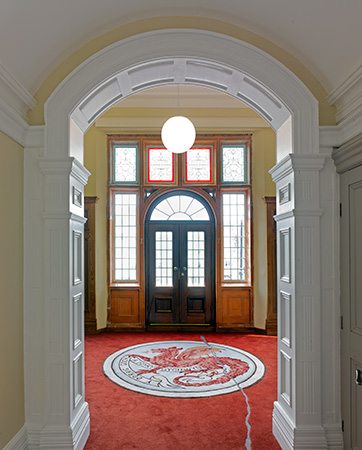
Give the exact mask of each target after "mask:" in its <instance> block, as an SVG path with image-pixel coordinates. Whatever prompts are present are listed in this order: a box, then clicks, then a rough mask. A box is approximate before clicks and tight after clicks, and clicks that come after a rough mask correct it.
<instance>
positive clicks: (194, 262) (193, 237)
mask: <svg viewBox="0 0 362 450" xmlns="http://www.w3.org/2000/svg"><path fill="white" fill-rule="evenodd" d="M187 286H190V287H192V286H200V287H201V286H205V232H204V231H188V232H187Z"/></svg>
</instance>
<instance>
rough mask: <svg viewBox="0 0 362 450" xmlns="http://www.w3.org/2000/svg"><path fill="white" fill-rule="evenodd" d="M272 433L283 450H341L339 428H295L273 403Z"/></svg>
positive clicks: (275, 403)
mask: <svg viewBox="0 0 362 450" xmlns="http://www.w3.org/2000/svg"><path fill="white" fill-rule="evenodd" d="M273 433H274V436H275V438H276V439H277V441H278V442H279V445H280V446H281V448H282V449H283V450H310V449H313V450H343V437H342V432H341V428H340V427H338V426H330V427H328V426H324V427H322V426H314V427H306V426H303V427H295V425H294V424H293V422H292V421H291V420H290V418H289V417H288V416H287V415H286V414H285V413H284V412H283V410H282V408H281V406H280V405H279V403H278V402H274V409H273Z"/></svg>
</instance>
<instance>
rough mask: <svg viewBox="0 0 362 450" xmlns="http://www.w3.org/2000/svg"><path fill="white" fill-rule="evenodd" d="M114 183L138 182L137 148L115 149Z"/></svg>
mask: <svg viewBox="0 0 362 450" xmlns="http://www.w3.org/2000/svg"><path fill="white" fill-rule="evenodd" d="M114 181H115V182H117V183H127V182H128V183H135V182H137V147H118V146H117V147H114Z"/></svg>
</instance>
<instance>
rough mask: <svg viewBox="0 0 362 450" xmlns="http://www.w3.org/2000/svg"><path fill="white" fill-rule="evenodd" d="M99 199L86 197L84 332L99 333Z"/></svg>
mask: <svg viewBox="0 0 362 450" xmlns="http://www.w3.org/2000/svg"><path fill="white" fill-rule="evenodd" d="M97 201H98V198H97V197H84V216H85V217H86V218H87V219H88V220H87V222H86V223H85V224H84V332H85V334H95V333H97V319H96V247H95V231H96V215H95V207H96V203H97Z"/></svg>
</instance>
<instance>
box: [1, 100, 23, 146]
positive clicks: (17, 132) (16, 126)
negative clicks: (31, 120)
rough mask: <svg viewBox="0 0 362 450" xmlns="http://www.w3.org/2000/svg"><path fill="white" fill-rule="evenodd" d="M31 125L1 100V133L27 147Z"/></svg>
mask: <svg viewBox="0 0 362 450" xmlns="http://www.w3.org/2000/svg"><path fill="white" fill-rule="evenodd" d="M28 129H29V125H28V124H27V123H26V121H25V120H24V119H23V118H22V117H21V115H20V114H18V113H17V112H16V111H15V110H14V109H13V108H11V107H10V105H8V104H7V103H5V102H4V101H3V100H2V99H1V98H0V131H2V132H3V133H5V134H6V135H8V136H9V137H10V138H11V139H13V140H14V141H15V142H17V143H18V144H20V145H22V146H23V147H25V144H26V134H27V132H28Z"/></svg>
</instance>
